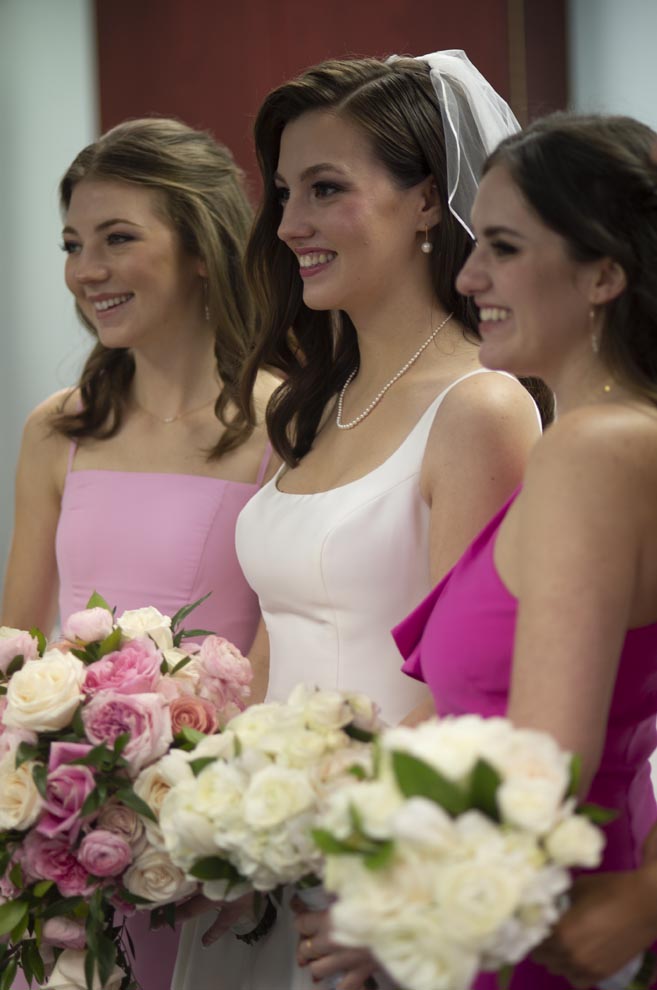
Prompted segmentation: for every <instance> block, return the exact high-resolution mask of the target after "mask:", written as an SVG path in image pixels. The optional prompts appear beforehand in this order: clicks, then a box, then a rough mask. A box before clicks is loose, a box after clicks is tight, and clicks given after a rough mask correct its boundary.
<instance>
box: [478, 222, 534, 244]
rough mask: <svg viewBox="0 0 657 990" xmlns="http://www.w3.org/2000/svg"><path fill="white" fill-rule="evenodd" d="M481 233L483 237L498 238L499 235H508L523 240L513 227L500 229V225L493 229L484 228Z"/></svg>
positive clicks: (521, 235)
mask: <svg viewBox="0 0 657 990" xmlns="http://www.w3.org/2000/svg"><path fill="white" fill-rule="evenodd" d="M483 233H484V237H499V236H500V234H503V235H506V236H508V235H509V234H510V235H511V236H512V237H519V238H520V239H521V240H523V241H524V240H525V237H524V236H523V234H520V233H519V232H518V231H517V230H514V229H513V227H502V226H500V225H497V226H495V227H484V232H483Z"/></svg>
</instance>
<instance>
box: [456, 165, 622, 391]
mask: <svg viewBox="0 0 657 990" xmlns="http://www.w3.org/2000/svg"><path fill="white" fill-rule="evenodd" d="M472 220H473V225H474V230H475V234H476V237H477V244H476V247H475V249H474V251H473V252H472V254H471V256H470V258H469V259H468V261H467V262H466V264H465V266H464V267H463V269H462V270H461V272H460V274H459V276H458V278H457V282H456V287H457V289H458V291H459V292H461V293H463V294H464V295H469V296H472V297H473V298H474V301H475V302H476V304H477V306H478V307H479V316H480V322H479V329H480V332H481V338H482V343H481V349H480V357H481V361H482V363H483V364H485V365H486V366H487V367H489V368H502V369H505V370H508V371H511V372H513V373H515V374H517V375H536V376H538V377H541V378H544V379H545V380H546V381H547V382H548V383H551V382H553V381H554V380H555V378H558V376H559V372H560V369H561V368H562V367H563V366H564V363H565V362H573V361H577V362H579V363H582V362H583V363H584V364H590V363H591V361H592V360H593V359H594V355H593V352H592V349H591V330H592V326H591V321H590V316H589V313H590V310H591V306H592V305H593V304H594V303H596V302H598V301H603V300H602V299H598V298H597V296H596V293H597V291H598V290H597V288H596V286H597V284H598V281H599V275H600V270H601V262H597V261H596V262H590V263H582V262H578V261H575V260H573V258H572V257H571V255H570V253H569V251H568V246H567V243H566V241H565V240H564V238H563V237H561V236H560V235H559V234H557V233H555V232H554V231H553V230H551V229H550V228H549V227H547V226H546V225H545V224H544V223H543V222H542V220H541V219H540V217H539V216H538V215H537V214H536V213H535V212H534V211H533V210H532V209H531V208H530V207H529V205H528V204H527V202H526V200H525V199H524V197H523V196H522V193H521V192H520V190H519V189H518V186H517V185H516V184H515V182H514V181H513V179H512V177H511V175H510V173H509V171H508V170H507V169H506V168H505V167H504V166H502V165H496V166H494V167H493V168H491V170H490V171H489V172H487V173H486V175H485V176H484V178H483V179H482V182H481V185H480V187H479V192H478V193H477V198H476V200H475V205H474V208H473V211H472Z"/></svg>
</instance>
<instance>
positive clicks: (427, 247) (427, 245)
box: [420, 227, 433, 254]
mask: <svg viewBox="0 0 657 990" xmlns="http://www.w3.org/2000/svg"><path fill="white" fill-rule="evenodd" d="M420 250H421V251H422V253H423V254H431V252H432V251H433V244H432V243H431V241H430V240H429V228H428V227H425V228H424V240H423V241H422V243H421V244H420Z"/></svg>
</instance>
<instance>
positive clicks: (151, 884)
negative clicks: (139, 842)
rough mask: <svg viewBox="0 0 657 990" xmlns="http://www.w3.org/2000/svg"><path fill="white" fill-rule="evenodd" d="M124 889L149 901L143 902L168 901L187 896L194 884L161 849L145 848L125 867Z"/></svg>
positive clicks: (150, 905)
mask: <svg viewBox="0 0 657 990" xmlns="http://www.w3.org/2000/svg"><path fill="white" fill-rule="evenodd" d="M123 884H124V886H125V888H126V890H129V891H130V893H131V894H136V895H137V897H145V898H146V899H147V900H149V901H152V904H149V905H146V906H147V907H148V908H151V907H152V906H153V905H156V904H170V903H172V902H173V901H180V900H182V899H183V898H184V897H189V895H190V894H193V893H194V892H195V891H196V888H197V886H198V884H197V882H196V881H195V880H187V878H186V877H185V874H184V873H183V871H182V870H181V869H180V868H179V867H178V866H176V865H175V864H174V863H173V861H172V860H171V857H170V856H169V854H168V853H167V852H165V851H164V850H163V849H152V848H147V849H145V850H144V852H143V853H142V854H141V856H138V857H137V859H136V860H135V861H134V863H133V864H132V866H129V867H128V869H127V870H126V872H125V874H124V876H123Z"/></svg>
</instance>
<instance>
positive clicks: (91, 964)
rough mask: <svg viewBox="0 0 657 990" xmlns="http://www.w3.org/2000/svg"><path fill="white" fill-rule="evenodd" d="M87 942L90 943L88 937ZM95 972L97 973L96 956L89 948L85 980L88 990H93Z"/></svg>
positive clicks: (85, 957) (85, 961) (85, 959)
mask: <svg viewBox="0 0 657 990" xmlns="http://www.w3.org/2000/svg"><path fill="white" fill-rule="evenodd" d="M87 942H89V937H88V936H87ZM95 971H96V955H95V953H94V952H93V951H92V949H90V948H88V949H87V951H86V952H85V955H84V978H85V981H86V984H87V990H93V986H94V973H95Z"/></svg>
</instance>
